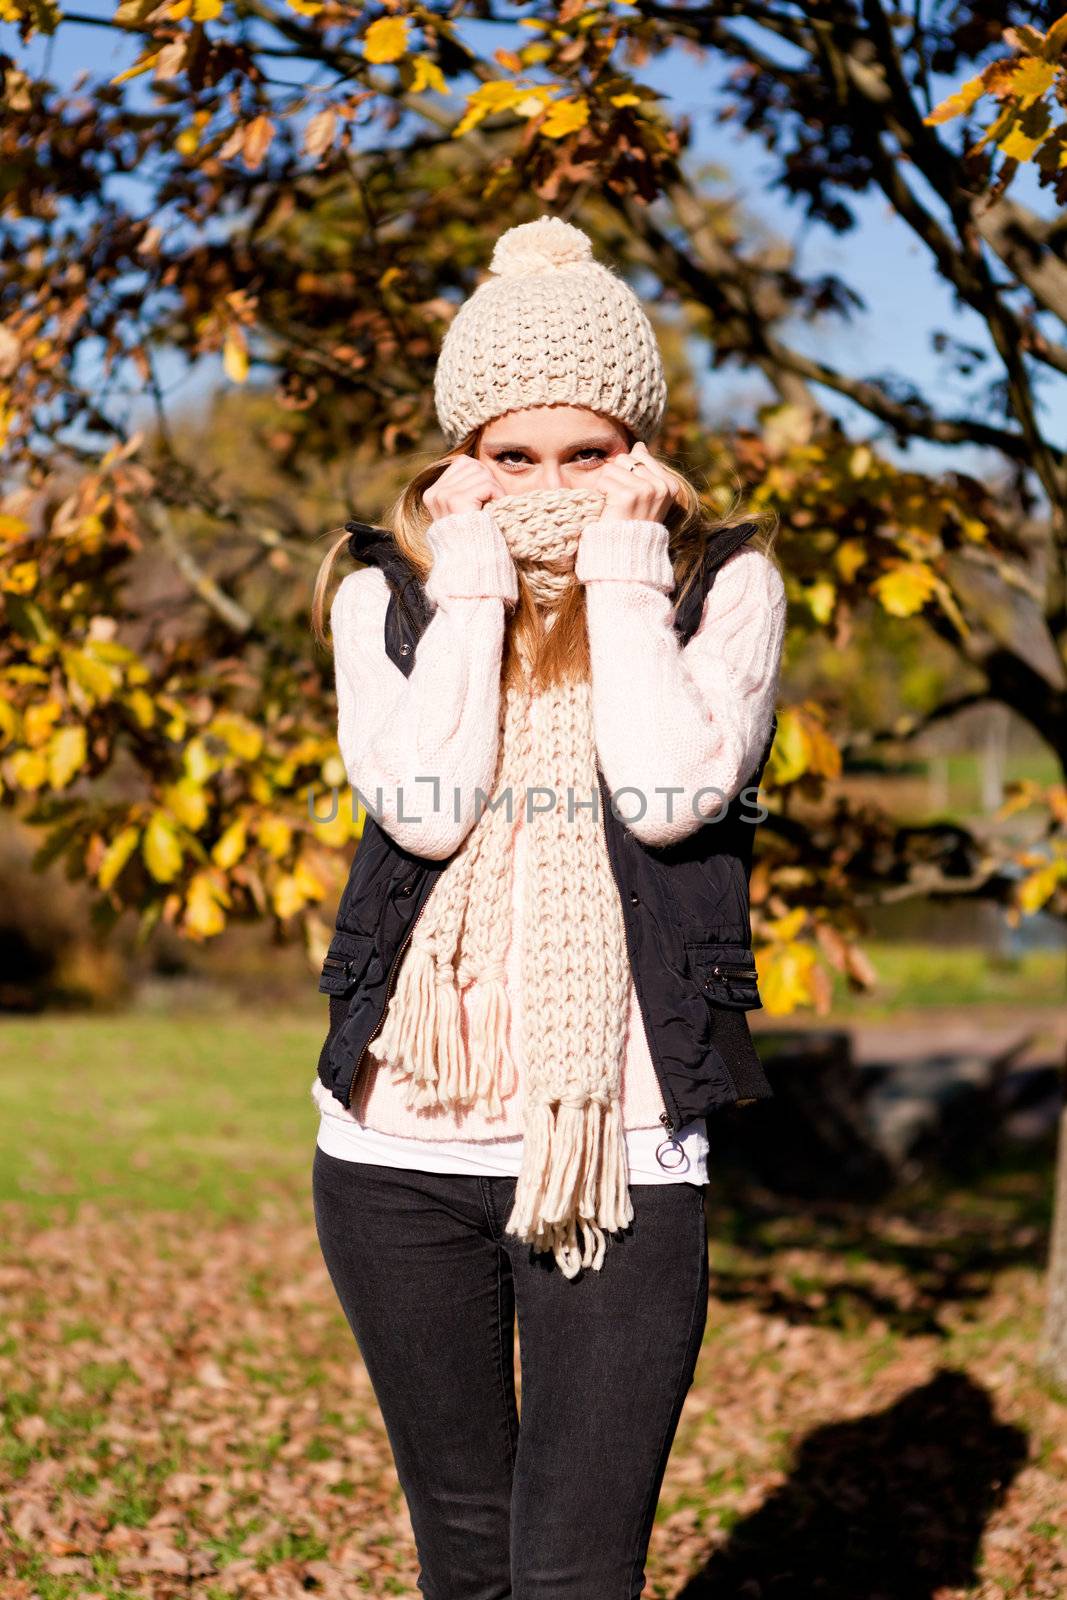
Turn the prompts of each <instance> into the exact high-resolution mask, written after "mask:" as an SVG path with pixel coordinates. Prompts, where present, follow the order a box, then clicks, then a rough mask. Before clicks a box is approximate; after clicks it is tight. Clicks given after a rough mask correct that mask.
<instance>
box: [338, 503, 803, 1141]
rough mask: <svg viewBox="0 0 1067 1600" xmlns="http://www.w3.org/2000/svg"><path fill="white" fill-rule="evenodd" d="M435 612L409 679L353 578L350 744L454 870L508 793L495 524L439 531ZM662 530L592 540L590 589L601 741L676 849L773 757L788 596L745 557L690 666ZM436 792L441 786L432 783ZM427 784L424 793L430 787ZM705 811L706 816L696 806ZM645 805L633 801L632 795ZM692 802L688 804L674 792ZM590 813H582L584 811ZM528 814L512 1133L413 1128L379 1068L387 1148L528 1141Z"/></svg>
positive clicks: (508, 1109) (502, 554)
mask: <svg viewBox="0 0 1067 1600" xmlns="http://www.w3.org/2000/svg"><path fill="white" fill-rule="evenodd" d="M426 537H427V540H428V543H429V545H430V549H431V551H432V554H433V566H432V569H431V571H430V574H429V577H428V578H427V581H426V592H427V595H428V597H429V599H430V601H431V602H432V603H433V605H434V606H435V610H434V613H433V616H432V617H431V619H430V622H429V624H428V625H427V627H426V629H425V632H424V633H423V635H422V638H421V639H420V641H419V647H418V652H417V655H416V659H415V664H414V666H413V668H412V670H411V674H410V676H408V677H405V675H404V674H403V673H402V672H401V671H400V669H399V668H398V667H396V666H395V665H394V664H393V662H392V661H390V659H389V657H388V656H387V655H386V653H385V649H384V645H383V642H382V641H383V624H384V619H385V612H386V608H387V606H388V603H389V588H388V585H387V583H386V581H385V577H384V575H383V574H382V573H381V572H380V571H379V570H378V568H376V567H366V568H363V569H362V570H360V571H358V572H354V573H351V574H350V575H349V576H348V577H347V578H345V580H344V582H343V583H342V584H341V586H340V588H339V590H338V592H337V596H336V598H335V600H334V604H333V609H332V613H331V623H332V631H333V638H334V649H335V665H336V678H337V702H338V742H339V744H340V748H341V754H342V757H343V759H344V763H345V768H346V771H347V773H348V777H349V780H350V782H351V783H352V784H354V785H355V787H356V788H357V789H358V790H359V791H360V793H361V794H362V795H363V796H364V797H365V798H366V800H367V803H368V804H369V805H371V806H372V807H374V808H375V810H376V811H377V812H379V814H380V816H381V820H382V825H383V827H384V828H385V829H386V831H387V832H388V833H389V834H390V835H391V836H392V837H393V838H394V839H395V840H396V842H397V843H398V844H399V845H401V846H402V847H403V848H404V849H406V850H410V851H412V852H413V853H415V854H417V855H421V856H427V857H430V858H433V859H443V858H445V857H447V856H449V855H451V854H452V852H453V851H454V850H456V849H457V848H458V846H459V845H460V844H461V843H462V841H463V839H464V838H465V837H466V834H467V833H468V832H469V830H470V828H471V826H472V825H473V822H474V820H475V816H474V810H475V802H476V796H477V793H478V790H479V789H481V791H482V792H483V794H486V795H488V794H491V793H492V780H493V776H494V773H495V769H496V761H497V747H498V738H499V734H498V708H499V698H498V697H499V681H500V668H501V658H502V649H503V641H504V625H505V607H504V603H503V602H504V600H505V599H511V600H514V599H515V598H516V596H517V593H518V586H517V581H516V577H515V570H514V565H513V563H512V559H511V554H510V552H509V550H508V548H507V545H506V543H505V541H504V538H503V536H502V534H501V533H500V531H499V529H498V528H497V526H496V524H495V522H494V521H493V518H492V515H491V513H490V512H488V511H477V512H467V513H461V514H456V515H453V516H449V517H443V518H439V519H438V520H437V521H436V522H434V523H432V524H431V526H430V527H429V528H428V529H427V534H426ZM667 538H668V535H667V529H666V527H665V526H664V525H663V524H662V523H658V522H643V521H633V522H628V521H618V520H612V521H608V520H605V521H601V522H594V523H590V524H588V525H587V526H586V528H584V529H583V531H582V536H581V542H580V544H579V547H578V557H577V562H576V566H575V575H576V576H577V578H578V579H579V581H580V582H581V583H582V584H583V585H584V586H585V589H586V610H587V617H588V629H589V646H590V655H591V661H592V702H593V725H594V733H595V737H596V744H597V753H598V756H599V760H600V765H601V768H602V770H603V772H604V776H605V779H606V780H607V785H608V789H609V791H611V792H612V793H615V792H617V791H619V790H622V789H627V791H628V792H627V793H626V794H622V795H620V796H619V799H618V809H619V810H620V811H621V812H623V813H624V815H629V814H631V813H636V812H638V811H640V810H641V806H640V800H639V796H643V797H644V799H645V807H644V811H643V814H642V815H640V816H636V815H635V816H634V820H633V821H632V822H628V823H626V824H625V825H626V826H628V827H630V828H631V830H632V832H633V833H634V834H635V835H636V836H637V837H638V838H639V839H641V840H643V841H645V842H646V843H649V844H654V845H664V844H672V843H675V842H677V841H678V840H681V839H684V838H685V837H686V836H687V835H689V834H690V833H692V832H695V830H696V829H697V827H699V826H701V824H702V823H703V821H704V819H705V817H707V816H712V815H714V814H715V813H716V812H717V811H718V810H719V809H720V807H721V806H722V804H723V801H724V799H725V800H729V799H731V798H732V797H733V796H734V795H735V794H737V793H738V791H739V790H740V788H741V786H742V784H743V783H744V781H745V779H746V778H747V777H748V776H749V774H750V773H751V771H752V767H753V765H754V764H755V761H756V759H757V757H758V755H759V752H760V749H761V748H762V745H763V742H764V740H765V738H766V736H767V732H768V729H769V727H770V721H771V716H772V714H773V711H774V703H775V698H776V694H777V685H778V672H779V665H780V660H781V651H782V640H783V634H784V628H785V590H784V586H783V584H782V579H781V576H780V574H779V572H778V569H777V568H776V567H775V566H774V564H773V563H772V562H771V561H769V560H768V559H767V557H766V556H764V555H762V554H761V553H760V552H759V551H757V550H752V549H749V548H746V547H743V548H742V549H741V550H739V551H737V552H736V553H735V554H734V555H733V556H731V557H730V558H729V559H728V560H727V561H726V562H725V563H724V565H723V567H722V568H721V570H720V571H719V573H718V575H717V577H716V580H715V583H714V585H713V587H712V590H711V592H710V594H709V595H708V597H707V599H706V601H705V604H704V610H703V614H702V616H701V620H700V624H699V626H698V628H697V629H696V631H695V633H694V634H693V636H692V638H691V639H690V641H689V643H688V644H687V645H686V646H685V647H684V648H683V647H682V646H681V645H680V643H679V640H678V637H677V635H676V634H675V633H674V631H673V629H672V627H671V618H672V614H673V606H672V603H671V599H670V595H671V592H672V589H673V585H674V576H673V571H672V568H671V562H670V558H669V555H668V552H667ZM433 779H437V780H438V782H439V787H438V788H437V789H436V791H435V788H434V784H433V782H432V780H433ZM420 780H421V781H420ZM708 789H711V790H714V791H717V792H716V793H711V794H704V795H703V796H702V797H701V798H700V800H699V802H698V804H697V806H696V807H694V805H693V803H692V798H691V797H692V796H693V795H694V794H695V793H696V791H698V790H708ZM631 790H632V791H637V792H636V793H634V792H629V791H631ZM672 790H673V793H672V792H670V791H672ZM576 798H578V799H581V798H582V797H581V796H576ZM522 810H523V808H522V806H521V805H518V806H516V807H515V829H514V841H515V845H514V847H515V851H516V856H515V860H514V872H513V878H512V885H513V887H512V924H511V939H510V944H509V947H508V955H507V965H508V979H509V982H508V998H509V1004H510V1007H511V1023H510V1031H509V1040H510V1043H511V1050H512V1055H513V1058H514V1060H515V1063H516V1067H517V1071H518V1084H517V1087H516V1090H515V1092H514V1093H512V1094H511V1095H509V1096H507V1097H505V1100H504V1108H505V1114H504V1117H503V1118H497V1119H496V1120H494V1121H492V1122H490V1121H488V1120H486V1119H485V1117H484V1115H483V1114H482V1113H481V1112H479V1111H477V1110H469V1111H466V1112H459V1113H444V1112H440V1111H435V1112H432V1113H427V1112H426V1111H419V1112H416V1111H409V1110H407V1109H406V1107H405V1106H404V1090H403V1088H402V1087H401V1086H398V1085H396V1084H395V1083H394V1082H393V1079H392V1076H391V1074H390V1073H389V1071H388V1070H387V1069H386V1068H384V1067H381V1066H380V1065H379V1064H378V1062H377V1061H375V1060H374V1059H373V1058H370V1059H369V1060H368V1062H366V1063H365V1064H364V1067H363V1069H362V1074H361V1080H360V1084H361V1087H360V1089H359V1090H358V1091H357V1098H356V1100H355V1102H354V1106H353V1111H354V1113H355V1114H356V1115H357V1117H358V1120H359V1121H360V1122H362V1123H364V1124H365V1125H366V1126H368V1127H370V1128H373V1129H375V1130H377V1131H379V1132H382V1133H390V1134H396V1135H399V1136H402V1137H406V1138H419V1139H431V1140H442V1139H451V1140H454V1139H457V1138H458V1139H464V1140H476V1141H482V1140H497V1139H507V1138H515V1137H516V1136H518V1135H521V1133H522V1105H523V1082H524V1063H523V1057H522V1009H521V982H520V973H521V962H522V911H521V907H522V892H523V891H522V880H523V867H524V862H525V833H524V828H523V819H522ZM663 1109H664V1108H663V1098H662V1095H661V1092H660V1088H659V1082H658V1080H657V1078H656V1075H655V1069H654V1067H653V1065H652V1061H651V1057H650V1055H649V1051H648V1042H647V1039H646V1037H645V1031H644V1027H643V1025H642V1021H641V1014H640V1010H639V1008H638V1002H637V995H636V991H635V989H634V986H633V983H632V982H631V985H630V1002H629V1027H628V1031H627V1042H626V1053H625V1056H624V1062H623V1074H622V1113H623V1124H624V1127H625V1128H626V1129H627V1130H629V1129H631V1128H647V1127H655V1126H656V1125H657V1123H658V1121H659V1117H660V1114H661V1113H662V1111H663Z"/></svg>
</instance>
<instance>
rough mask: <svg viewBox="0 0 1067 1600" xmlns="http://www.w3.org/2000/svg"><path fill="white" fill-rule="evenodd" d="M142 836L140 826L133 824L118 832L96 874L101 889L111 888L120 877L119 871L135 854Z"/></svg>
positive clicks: (105, 852)
mask: <svg viewBox="0 0 1067 1600" xmlns="http://www.w3.org/2000/svg"><path fill="white" fill-rule="evenodd" d="M140 837H141V830H140V828H135V827H132V826H131V827H128V828H123V829H122V831H121V833H117V834H116V835H115V837H114V838H113V839H112V841H111V843H110V844H109V845H108V847H107V849H106V850H105V851H104V857H103V860H102V861H101V863H100V870H99V872H98V873H97V875H96V881H97V883H98V884H99V885H100V887H101V889H110V888H111V886H112V884H113V883H114V882H115V879H116V878H117V877H118V875H119V873H120V872H121V871H122V869H123V867H124V866H125V865H126V863H127V861H128V860H129V859H130V857H131V856H132V855H133V852H134V851H135V850H136V849H137V841H138V839H140Z"/></svg>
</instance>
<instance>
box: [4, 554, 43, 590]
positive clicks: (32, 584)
mask: <svg viewBox="0 0 1067 1600" xmlns="http://www.w3.org/2000/svg"><path fill="white" fill-rule="evenodd" d="M36 586H37V563H36V561H16V562H15V563H14V565H13V566H11V567H9V569H8V571H7V572H6V573H5V575H4V580H3V587H4V588H5V589H6V590H7V592H8V594H30V593H31V592H32V591H33V590H34V589H35V588H36Z"/></svg>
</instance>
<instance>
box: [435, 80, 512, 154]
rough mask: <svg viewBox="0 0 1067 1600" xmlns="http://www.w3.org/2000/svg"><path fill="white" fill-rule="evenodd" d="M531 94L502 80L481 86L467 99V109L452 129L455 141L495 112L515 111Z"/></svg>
mask: <svg viewBox="0 0 1067 1600" xmlns="http://www.w3.org/2000/svg"><path fill="white" fill-rule="evenodd" d="M529 93H530V91H529V89H526V88H522V87H521V86H520V85H519V84H516V83H510V82H508V81H507V80H505V79H502V78H498V79H494V80H493V81H492V82H491V83H483V84H481V85H479V87H478V88H477V89H475V90H474V92H473V94H471V95H468V97H467V109H466V111H465V112H464V113H463V116H462V117H461V118H460V119H459V121H458V122H457V123H456V126H455V127H454V128H453V129H452V137H453V139H457V138H459V136H460V134H463V133H467V132H468V131H469V130H470V129H471V128H474V127H476V126H477V124H478V123H479V122H481V121H482V120H483V118H485V117H488V116H489V115H490V114H491V113H493V112H498V111H509V110H514V109H515V107H516V106H517V105H518V104H519V102H520V101H521V100H523V99H525V98H526V96H527V95H528V94H529Z"/></svg>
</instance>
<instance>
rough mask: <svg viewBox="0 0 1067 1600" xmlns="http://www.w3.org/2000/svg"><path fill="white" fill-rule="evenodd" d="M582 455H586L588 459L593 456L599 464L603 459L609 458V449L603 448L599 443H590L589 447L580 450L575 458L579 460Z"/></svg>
mask: <svg viewBox="0 0 1067 1600" xmlns="http://www.w3.org/2000/svg"><path fill="white" fill-rule="evenodd" d="M580 456H585V457H586V458H587V459H588V458H589V457H590V456H592V457H593V458H594V460H595V461H596V464H597V465H598V466H599V464H600V463H601V461H606V460H607V459H608V453H607V451H606V450H601V449H600V447H599V446H598V445H589V446H588V448H587V449H585V450H579V451H578V453H577V455H576V456H575V458H574V459H575V460H576V461H577V460H578V458H579V457H580Z"/></svg>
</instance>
